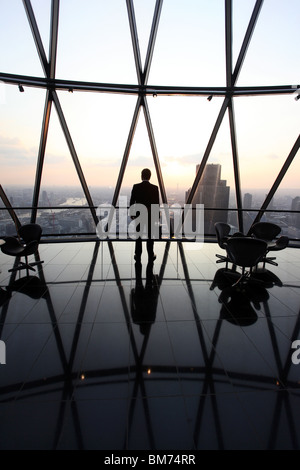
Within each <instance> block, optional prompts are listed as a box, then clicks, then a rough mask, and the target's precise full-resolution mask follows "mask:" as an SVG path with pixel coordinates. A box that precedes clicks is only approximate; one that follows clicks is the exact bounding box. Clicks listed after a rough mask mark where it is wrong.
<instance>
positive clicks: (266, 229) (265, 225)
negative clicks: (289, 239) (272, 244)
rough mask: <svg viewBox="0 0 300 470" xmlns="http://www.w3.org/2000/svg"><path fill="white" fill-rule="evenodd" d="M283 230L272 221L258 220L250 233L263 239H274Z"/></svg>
mask: <svg viewBox="0 0 300 470" xmlns="http://www.w3.org/2000/svg"><path fill="white" fill-rule="evenodd" d="M280 232H281V228H280V227H279V226H278V225H276V224H272V223H271V222H257V223H256V224H254V225H253V226H252V227H251V229H250V235H254V236H255V238H260V239H261V240H266V241H272V240H274V239H275V238H276V237H277V235H279V233H280Z"/></svg>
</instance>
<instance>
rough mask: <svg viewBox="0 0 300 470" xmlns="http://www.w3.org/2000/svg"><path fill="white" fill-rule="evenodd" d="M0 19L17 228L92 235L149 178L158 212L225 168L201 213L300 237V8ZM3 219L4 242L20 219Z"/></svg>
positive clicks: (152, 9) (58, 7)
mask: <svg viewBox="0 0 300 470" xmlns="http://www.w3.org/2000/svg"><path fill="white" fill-rule="evenodd" d="M0 9H1V15H0V39H1V43H2V44H4V45H5V47H3V48H2V49H1V53H0V102H1V115H0V129H1V130H0V164H1V179H0V184H1V187H2V188H3V191H4V193H5V194H6V196H7V197H8V199H9V201H10V203H11V205H12V206H13V207H14V208H15V211H16V213H17V215H18V217H19V218H20V220H21V221H28V220H31V221H36V220H37V221H38V222H39V223H40V224H41V225H42V226H43V233H44V235H49V236H58V235H60V236H61V235H70V234H82V235H89V236H91V235H93V234H95V225H96V224H97V215H96V208H97V206H98V205H99V204H103V203H108V204H113V205H116V204H117V203H118V199H119V197H120V196H126V197H127V196H128V194H129V191H130V189H131V187H132V184H133V183H135V182H138V181H139V180H140V172H141V169H142V168H143V167H149V168H151V170H152V174H153V176H152V180H153V182H154V183H156V184H158V185H159V187H160V196H161V202H162V203H168V204H173V203H177V204H181V205H183V204H185V203H187V202H197V193H198V192H199V187H200V186H201V184H202V186H203V178H204V175H205V173H206V171H209V169H211V170H212V171H213V170H214V169H216V168H218V171H219V176H218V180H216V181H218V182H216V181H215V182H214V183H213V184H214V185H216V184H218V185H221V186H224V187H225V188H227V189H226V190H225V191H223V190H222V191H223V192H220V197H218V198H215V199H213V198H210V197H209V191H208V189H207V188H205V187H204V188H203V191H204V192H206V195H207V197H206V199H205V210H206V211H209V210H211V209H217V208H219V209H222V211H223V215H224V214H225V217H226V220H227V222H228V223H230V224H231V225H232V226H233V227H234V229H238V230H242V231H244V232H247V231H248V229H249V228H250V226H251V224H252V223H253V222H254V221H257V220H258V219H263V220H269V221H275V222H276V223H278V224H279V225H280V226H281V228H282V232H283V233H284V234H285V235H288V236H289V237H290V239H292V240H298V239H299V238H300V214H299V210H300V203H299V201H300V188H299V174H300V160H299V155H300V153H299V146H300V136H299V122H300V119H299V118H300V102H299V100H298V99H297V98H298V97H299V96H300V84H299V80H300V78H299V77H300V65H299V61H298V60H297V52H298V50H297V46H298V44H299V39H300V37H299V36H300V33H299V27H298V25H299V19H300V9H299V5H298V2H297V0H288V2H283V1H280V0H264V1H263V0H261V1H258V0H257V1H254V0H244V1H243V2H241V1H238V0H232V1H230V0H225V1H224V0H213V1H210V2H207V1H205V0H197V1H196V0H185V1H179V0H164V1H163V0H157V1H154V0H147V1H145V0H127V1H125V0H112V1H110V2H106V1H102V0H88V1H85V2H82V1H79V0H72V1H70V0H62V1H59V0H53V1H50V0H49V1H47V0H45V1H43V2H39V1H37V0H31V1H30V0H23V2H21V1H19V0H12V1H10V2H2V3H1V4H0ZM21 90H23V91H21ZM208 165H209V167H208ZM216 165H217V166H216ZM219 213H220V212H219ZM0 217H1V220H0V234H1V235H2V236H4V235H7V234H9V233H10V232H11V231H12V230H13V220H12V219H11V217H10V215H9V212H8V211H7V208H5V206H4V203H3V202H2V201H1V211H0ZM211 222H213V219H212V220H211ZM205 235H207V236H210V235H214V233H213V224H212V223H210V224H209V225H207V227H205Z"/></svg>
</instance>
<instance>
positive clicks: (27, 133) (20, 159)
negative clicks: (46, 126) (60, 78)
mask: <svg viewBox="0 0 300 470" xmlns="http://www.w3.org/2000/svg"><path fill="white" fill-rule="evenodd" d="M24 89H25V91H24V93H20V92H19V90H18V87H17V86H14V85H5V100H4V103H2V104H1V114H0V166H1V184H2V186H3V187H4V189H6V188H7V187H8V186H9V185H14V186H16V185H22V186H30V187H31V188H33V185H34V180H35V170H36V163H37V156H38V149H39V143H40V133H41V122H42V119H43V112H44V104H45V91H43V90H39V89H34V88H31V87H25V88H24ZM28 202H29V201H28V200H26V201H25V200H24V201H23V200H22V198H18V204H17V205H28ZM31 202H32V201H30V204H31Z"/></svg>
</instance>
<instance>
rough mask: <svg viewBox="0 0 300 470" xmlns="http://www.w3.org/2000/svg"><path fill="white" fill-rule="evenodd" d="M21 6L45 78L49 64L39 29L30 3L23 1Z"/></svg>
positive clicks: (26, 0) (28, 0)
mask: <svg viewBox="0 0 300 470" xmlns="http://www.w3.org/2000/svg"><path fill="white" fill-rule="evenodd" d="M23 4H24V8H25V11H26V14H27V18H28V22H29V25H30V27H31V32H32V35H33V39H34V41H35V45H36V48H37V51H38V54H39V58H40V61H41V64H42V67H43V70H44V74H45V76H46V77H48V76H49V63H48V60H47V57H46V53H45V49H44V46H43V43H42V39H41V35H40V32H39V28H38V25H37V22H36V19H35V16H34V12H33V9H32V5H31V2H30V0H23Z"/></svg>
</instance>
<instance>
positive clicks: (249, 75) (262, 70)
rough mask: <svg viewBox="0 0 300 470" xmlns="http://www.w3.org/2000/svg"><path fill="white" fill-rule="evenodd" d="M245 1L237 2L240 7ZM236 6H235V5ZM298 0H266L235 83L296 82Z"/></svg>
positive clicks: (299, 67) (298, 72)
mask: <svg viewBox="0 0 300 470" xmlns="http://www.w3.org/2000/svg"><path fill="white" fill-rule="evenodd" d="M241 3H242V4H243V5H244V2H236V3H235V4H234V7H237V4H239V10H238V11H240V9H241V5H240V4H241ZM237 8H238V7H237ZM299 22H300V9H299V2H298V1H297V0H289V2H281V1H279V0H265V1H264V3H263V6H262V8H261V12H260V15H259V18H258V21H257V24H256V27H255V30H254V33H253V36H252V39H251V43H250V45H249V48H248V51H247V55H246V58H245V61H244V64H243V67H242V69H241V73H240V76H239V80H238V83H237V84H238V85H239V86H241V85H287V84H296V83H298V82H299V75H300V64H299V60H297V55H298V44H299V41H300V29H299Z"/></svg>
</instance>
